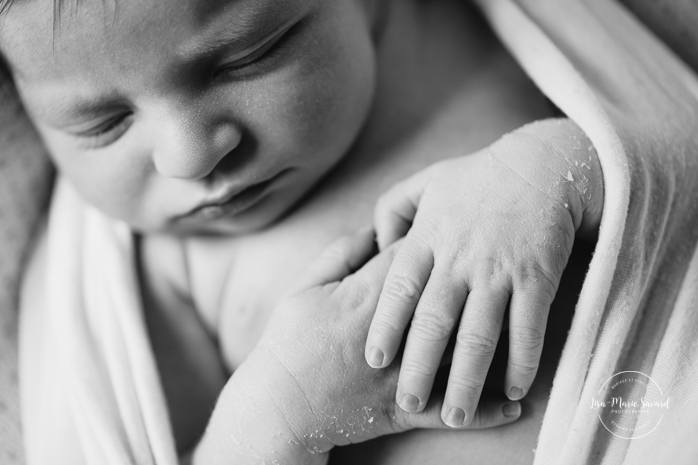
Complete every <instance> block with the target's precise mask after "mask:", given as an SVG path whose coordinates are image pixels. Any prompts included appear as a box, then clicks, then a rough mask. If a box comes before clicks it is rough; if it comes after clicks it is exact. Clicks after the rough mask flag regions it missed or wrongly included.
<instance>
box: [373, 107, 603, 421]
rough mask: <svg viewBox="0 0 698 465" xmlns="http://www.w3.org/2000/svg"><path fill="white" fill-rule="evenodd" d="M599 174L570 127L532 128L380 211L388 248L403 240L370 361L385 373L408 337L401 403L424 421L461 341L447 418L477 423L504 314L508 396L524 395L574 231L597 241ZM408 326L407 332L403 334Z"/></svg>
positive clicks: (421, 183)
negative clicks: (444, 365)
mask: <svg viewBox="0 0 698 465" xmlns="http://www.w3.org/2000/svg"><path fill="white" fill-rule="evenodd" d="M602 208H603V184H602V181H601V168H600V166H599V162H598V158H597V156H596V152H595V150H594V148H593V146H592V144H591V142H590V141H589V140H588V139H587V138H586V136H585V135H584V133H583V132H582V131H581V130H580V129H579V128H578V127H577V126H576V125H575V124H574V123H572V122H571V121H569V120H556V121H544V122H538V123H533V124H530V125H527V126H525V127H523V128H521V129H519V130H517V131H515V132H514V133H512V134H510V135H507V136H505V137H504V138H502V139H501V140H499V141H498V142H496V143H495V144H493V145H491V146H489V147H487V148H486V149H484V150H481V151H480V152H478V153H476V154H473V155H471V156H468V157H463V158H460V159H453V160H447V161H443V162H440V163H438V164H435V165H433V166H431V167H430V168H428V169H426V170H424V171H422V172H420V173H418V174H416V175H415V176H413V177H411V178H409V179H408V180H406V181H404V182H402V183H400V184H398V185H396V186H395V187H394V188H393V189H391V190H390V191H389V192H387V193H386V194H385V195H384V196H383V197H382V198H381V199H380V201H379V203H378V207H377V209H376V213H375V227H376V230H377V234H378V244H379V246H380V247H381V249H384V248H385V247H386V246H387V245H389V244H391V243H393V242H394V241H395V240H396V239H398V238H400V237H403V236H404V235H405V234H406V239H405V243H404V245H403V246H402V248H401V249H400V252H399V253H398V255H397V257H396V259H395V261H394V262H393V264H392V266H391V269H390V272H389V274H388V277H387V279H386V281H385V285H384V288H383V292H382V293H381V297H380V300H379V302H378V308H377V310H376V314H375V316H374V318H373V322H372V324H371V328H370V330H369V333H368V339H367V341H366V359H367V361H368V363H369V364H370V365H371V366H373V367H376V368H383V367H385V366H387V365H389V364H390V363H391V362H392V361H393V359H394V358H395V356H396V354H397V353H398V351H399V349H400V345H401V341H402V339H403V334H404V333H406V332H408V333H409V334H408V336H407V341H406V344H405V347H404V354H403V357H402V366H401V369H400V378H399V382H398V389H397V397H396V400H397V402H398V403H399V405H400V407H402V408H403V409H404V410H406V411H408V412H419V411H421V410H422V409H423V408H424V407H425V405H426V402H427V400H428V399H429V393H430V390H431V387H432V384H433V382H434V377H435V376H436V372H437V370H438V368H439V366H440V363H441V361H442V357H443V355H444V351H445V349H446V346H447V344H448V343H449V340H450V339H451V336H453V335H455V350H454V353H453V360H452V366H451V370H450V376H449V382H448V388H447V390H446V398H445V401H444V405H443V411H442V418H443V420H444V422H446V424H448V425H449V426H452V427H461V426H463V425H468V424H469V423H470V422H471V421H472V420H473V418H474V414H475V409H476V406H477V403H478V399H479V396H480V393H481V391H482V387H483V385H484V383H485V378H486V375H487V372H488V369H489V365H490V362H491V361H492V357H493V355H494V351H495V348H496V346H497V340H498V339H499V334H500V332H501V330H502V326H503V324H504V323H505V315H506V311H507V309H508V311H509V314H508V329H509V358H508V366H507V371H506V379H505V387H504V389H505V392H506V393H507V395H508V396H509V398H510V399H512V400H519V399H521V398H522V397H524V396H525V395H526V393H527V392H528V389H529V388H530V386H531V384H532V383H533V380H534V378H535V375H536V371H537V370H538V364H539V360H540V356H541V352H542V349H543V339H544V335H545V329H546V322H547V319H548V318H547V317H548V309H549V308H550V304H551V303H552V301H553V298H554V297H555V294H556V292H557V288H558V285H559V282H560V278H561V276H562V272H563V271H564V269H565V266H566V264H567V260H568V258H569V256H570V253H571V251H572V245H573V243H574V239H575V236H576V235H577V232H579V233H580V234H582V235H583V236H586V237H589V236H593V235H595V234H596V230H597V228H598V226H599V223H600V218H601V211H602ZM408 325H409V331H408V330H407V327H408Z"/></svg>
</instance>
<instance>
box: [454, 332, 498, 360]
mask: <svg viewBox="0 0 698 465" xmlns="http://www.w3.org/2000/svg"><path fill="white" fill-rule="evenodd" d="M496 348H497V342H496V341H495V340H494V339H492V338H489V337H485V336H481V335H479V334H474V333H468V332H463V331H460V332H458V335H457V336H456V350H457V351H459V352H461V353H463V354H465V355H474V356H479V357H490V356H492V355H494V351H495V349H496Z"/></svg>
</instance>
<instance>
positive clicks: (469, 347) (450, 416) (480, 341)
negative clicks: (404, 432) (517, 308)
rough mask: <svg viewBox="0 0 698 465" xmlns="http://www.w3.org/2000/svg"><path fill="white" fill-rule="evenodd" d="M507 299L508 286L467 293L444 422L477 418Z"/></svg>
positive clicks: (453, 424) (456, 425)
mask: <svg viewBox="0 0 698 465" xmlns="http://www.w3.org/2000/svg"><path fill="white" fill-rule="evenodd" d="M508 300H509V292H508V291H507V290H505V289H495V288H489V289H483V288H481V287H478V288H476V289H474V290H473V291H472V292H471V293H470V294H469V295H468V300H467V302H466V304H465V311H464V312H463V317H462V318H461V322H460V325H459V328H458V335H457V336H456V348H455V351H454V353H453V363H452V365H451V371H450V373H449V377H448V386H447V388H446V398H445V401H444V406H443V409H442V410H441V415H442V418H443V420H444V422H445V423H446V424H448V425H449V426H451V427H453V428H459V427H462V426H464V425H469V424H470V423H471V422H472V421H474V420H475V411H476V409H477V403H478V399H479V398H480V394H481V393H482V388H483V386H484V385H485V378H486V377H487V372H488V371H489V368H490V363H491V362H492V357H493V356H494V351H495V349H496V347H497V341H498V340H499V334H500V332H501V329H502V320H503V319H504V312H505V310H506V306H507V302H508Z"/></svg>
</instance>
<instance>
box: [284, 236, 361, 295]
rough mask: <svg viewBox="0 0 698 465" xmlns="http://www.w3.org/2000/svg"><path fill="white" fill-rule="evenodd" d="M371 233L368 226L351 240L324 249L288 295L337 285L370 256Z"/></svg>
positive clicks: (341, 241)
mask: <svg viewBox="0 0 698 465" xmlns="http://www.w3.org/2000/svg"><path fill="white" fill-rule="evenodd" d="M374 237H375V233H374V232H373V228H372V227H370V226H368V227H365V228H363V229H361V230H360V231H359V232H357V233H356V234H353V235H351V236H343V237H340V238H339V239H337V240H336V241H334V242H333V243H331V244H330V245H328V246H327V247H326V248H325V250H323V251H322V253H321V254H320V256H319V257H318V258H317V259H315V261H314V262H313V263H311V264H310V265H309V267H308V268H307V269H306V271H305V272H304V273H303V274H301V276H300V278H298V280H297V281H296V283H295V285H294V286H293V287H292V289H291V293H292V294H295V293H298V292H302V291H305V290H307V289H310V288H312V287H316V286H323V285H325V284H328V283H331V282H334V281H341V280H342V279H344V278H345V277H347V276H348V275H349V274H351V273H353V272H354V271H355V270H357V269H358V268H360V267H361V266H362V265H363V264H364V263H366V261H367V260H368V259H369V258H370V257H371V256H372V255H373V254H374V252H375V250H374V247H375V241H374Z"/></svg>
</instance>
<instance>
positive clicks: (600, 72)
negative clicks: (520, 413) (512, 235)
mask: <svg viewBox="0 0 698 465" xmlns="http://www.w3.org/2000/svg"><path fill="white" fill-rule="evenodd" d="M480 3H481V5H482V6H483V9H484V11H485V14H486V16H487V17H488V19H489V20H490V23H491V24H492V25H493V27H494V29H495V30H496V31H497V33H498V35H499V36H500V37H501V38H502V40H503V41H504V43H505V44H506V45H507V46H508V47H509V49H510V51H511V52H512V54H513V55H514V56H515V57H516V59H517V60H518V61H519V63H520V64H521V65H522V66H523V67H524V69H525V70H526V71H527V73H528V74H529V75H530V76H531V78H532V79H533V80H534V81H535V82H536V84H537V85H538V86H539V87H540V88H541V89H542V90H543V92H545V94H546V95H547V96H548V97H549V98H550V99H551V100H553V102H555V103H556V104H557V106H558V107H560V108H561V109H562V110H563V111H564V112H565V113H567V115H568V116H569V117H570V118H572V119H573V120H574V121H576V122H577V124H579V126H580V127H581V128H582V129H583V130H584V131H585V132H586V134H587V135H588V136H589V138H590V139H591V140H592V142H593V143H594V146H595V148H596V150H597V152H598V154H599V159H600V161H601V166H602V169H603V173H604V185H605V204H604V211H603V219H602V222H601V229H600V232H599V238H598V243H597V246H596V249H595V253H594V257H593V259H592V262H591V265H590V269H589V272H588V274H587V278H586V280H585V283H584V287H583V289H582V292H581V295H580V298H579V302H578V305H577V308H576V310H575V317H574V320H573V322H572V327H571V329H570V333H569V336H568V339H567V342H566V344H565V348H564V350H563V354H562V357H561V361H560V365H559V367H558V370H557V372H556V376H555V380H554V383H553V389H552V392H551V397H550V402H549V404H548V408H547V410H546V414H545V417H544V421H543V426H542V430H541V433H540V437H539V443H538V447H537V453H536V463H539V464H551V463H556V464H560V463H564V464H568V463H569V464H572V463H604V464H605V463H607V464H617V463H628V464H640V463H647V464H652V463H672V464H681V463H685V464H690V463H695V461H696V457H698V443H696V441H695V440H694V438H695V436H696V433H698V410H697V407H698V383H696V381H698V311H697V310H698V255H697V254H696V252H697V249H696V243H697V242H698V131H696V129H697V128H698V80H697V79H696V75H695V74H694V73H693V72H692V71H691V70H690V69H689V68H688V67H686V66H685V65H684V64H683V63H681V62H680V61H679V60H677V59H676V58H675V57H674V56H673V55H672V53H671V52H670V51H669V50H668V49H667V48H665V47H664V46H663V45H661V44H660V43H659V42H657V41H656V40H655V39H654V38H653V37H652V36H651V35H649V34H647V32H646V30H645V29H644V28H643V27H642V26H641V25H640V24H639V23H637V22H636V21H635V20H634V19H633V18H632V17H631V16H630V15H629V14H628V13H627V12H626V11H625V10H623V9H622V8H621V7H619V5H618V4H616V3H614V2H609V1H606V0H587V1H585V2H580V1H578V0H550V1H541V0H538V1H536V0H518V1H512V0H483V1H481V2H480ZM563 18H564V19H563ZM631 370H632V371H639V372H642V373H645V374H647V375H648V376H651V377H652V378H653V379H654V380H655V381H656V382H657V383H658V384H659V385H660V386H664V388H665V389H666V390H667V393H668V395H669V396H670V397H671V399H672V404H671V405H672V407H671V409H669V410H668V411H666V413H665V414H664V417H663V418H662V420H661V424H660V425H659V427H657V429H656V430H655V431H653V432H652V433H651V434H650V435H648V436H646V437H644V438H641V439H635V440H629V439H623V438H619V437H617V436H615V435H613V434H610V433H609V431H607V430H606V429H605V428H604V426H603V425H602V424H601V422H600V421H599V418H598V417H597V415H598V413H597V411H596V410H595V409H593V408H591V399H592V398H593V397H594V395H595V394H596V393H597V392H598V391H599V388H600V387H601V386H602V384H603V383H604V381H605V380H607V379H608V378H609V377H611V376H612V375H614V374H615V373H618V372H621V371H631ZM668 457H671V460H670V461H669V460H668Z"/></svg>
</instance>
